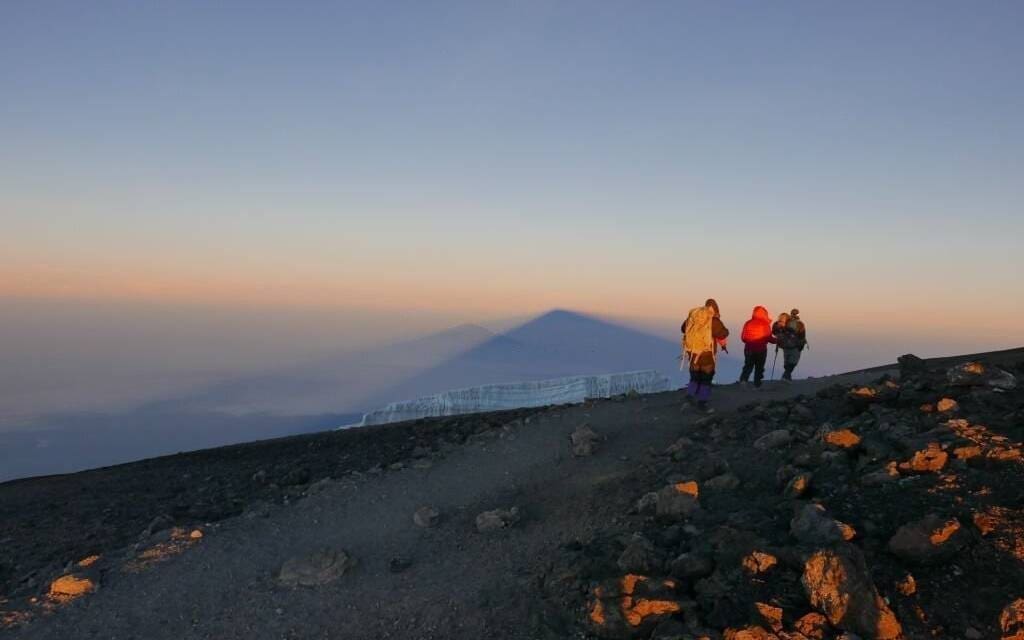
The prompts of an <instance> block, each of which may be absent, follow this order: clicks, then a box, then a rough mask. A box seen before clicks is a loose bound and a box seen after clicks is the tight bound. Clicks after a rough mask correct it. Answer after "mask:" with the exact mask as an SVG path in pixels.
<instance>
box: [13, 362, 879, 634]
mask: <svg viewBox="0 0 1024 640" xmlns="http://www.w3.org/2000/svg"><path fill="white" fill-rule="evenodd" d="M877 376H878V372H877V371H876V372H872V373H870V374H860V375H859V376H858V375H857V374H851V375H848V376H846V377H843V378H822V379H818V380H808V381H802V382H799V383H796V384H793V385H781V384H775V385H772V386H771V387H770V388H769V389H767V390H765V391H755V390H753V389H741V388H739V387H736V386H734V385H733V386H729V387H724V388H721V389H720V390H719V391H717V392H716V393H717V396H716V398H715V404H716V405H717V406H718V408H719V411H729V410H731V409H735V408H736V407H738V406H739V405H741V404H744V403H747V402H750V401H753V400H758V399H778V398H784V397H790V396H794V395H797V394H800V393H812V392H813V391H815V390H816V389H817V388H819V387H822V386H824V385H826V384H832V383H834V382H837V381H844V382H855V381H857V379H858V377H862V378H864V379H867V378H874V377H877ZM681 400H682V398H681V395H680V394H679V393H674V392H673V393H665V394H658V395H654V396H647V397H642V398H631V399H625V400H621V399H620V400H609V401H601V402H597V403H589V404H587V405H580V406H574V407H558V408H551V409H548V410H545V411H542V412H540V413H538V414H535V415H534V416H532V417H531V418H528V419H527V420H517V421H514V422H512V423H510V424H509V425H508V426H506V427H503V428H498V429H493V430H491V431H488V432H485V433H483V434H480V435H478V436H475V437H473V438H471V439H470V440H469V441H467V442H466V443H465V444H463V445H461V446H457V447H447V448H442V451H443V455H439V456H435V458H434V459H433V460H431V461H430V466H429V468H414V466H413V464H414V461H413V460H412V459H410V460H407V461H406V462H405V466H404V468H402V469H400V470H390V469H389V470H385V471H384V472H382V473H380V474H371V475H360V476H351V475H350V476H346V477H345V479H342V480H338V481H333V482H329V483H326V484H325V486H324V487H323V488H322V490H320V491H318V492H316V493H315V495H310V496H309V497H307V498H304V499H302V500H299V501H297V502H293V503H291V504H289V505H273V506H268V507H267V508H266V509H265V510H264V511H263V513H259V511H260V510H259V509H256V511H255V512H254V513H252V514H250V515H246V516H241V517H235V518H230V519H227V520H223V521H221V522H219V523H213V524H211V525H209V526H206V527H201V529H202V531H203V534H204V535H203V537H202V538H201V539H200V540H198V541H195V542H190V541H186V542H184V543H181V544H180V545H178V546H179V547H180V548H182V549H183V551H182V552H181V553H180V554H177V555H173V554H169V555H171V557H169V558H167V559H166V560H165V561H163V562H159V563H153V564H151V565H148V566H144V567H142V568H140V567H139V559H138V557H136V558H135V560H134V562H133V561H132V560H131V559H129V558H127V557H125V558H121V557H120V556H118V557H110V556H108V557H106V558H104V560H103V563H105V567H106V571H105V573H104V574H103V575H102V578H101V580H100V582H101V588H100V589H99V590H98V591H96V592H95V593H93V594H90V595H88V596H87V597H83V598H79V599H77V600H75V601H74V602H71V603H70V604H68V605H67V606H61V607H58V610H57V611H55V612H54V613H53V614H52V615H43V616H37V617H36V618H35V619H34V620H32V621H31V622H30V623H29V624H26V625H22V626H17V627H13V628H9V629H6V630H0V633H8V634H10V635H11V636H12V637H16V638H40V639H43V638H110V639H115V638H116V639H127V638H140V639H142V638H145V639H147V640H157V639H161V638H168V639H170V638H174V639H176V640H177V639H181V638H217V639H225V640H226V639H229V638H246V639H252V638H353V639H355V638H409V639H411V638H474V639H476V638H481V637H503V638H530V637H534V636H533V635H532V634H531V631H530V629H531V622H530V621H531V620H532V619H533V618H534V617H535V616H536V615H537V614H538V612H537V610H536V607H537V606H539V605H538V603H537V602H536V601H535V599H534V598H533V597H532V596H533V593H534V591H535V589H534V585H533V584H531V580H532V578H531V576H533V575H535V573H536V572H537V571H538V570H540V569H543V568H544V567H545V566H548V565H549V563H550V562H551V561H552V559H553V558H554V557H555V556H556V555H557V553H558V551H559V548H560V546H561V545H563V544H566V543H569V542H572V541H574V540H579V539H586V538H587V537H588V535H589V534H590V532H592V531H593V530H595V529H596V528H598V527H599V526H600V525H601V523H603V522H606V521H608V520H609V519H612V518H615V517H617V515H616V514H621V513H622V512H623V510H624V507H625V506H626V505H629V504H630V503H631V502H632V501H634V500H635V499H636V498H637V496H636V495H634V494H633V491H634V489H633V488H632V487H631V486H630V485H629V483H627V482H624V479H625V478H627V477H628V476H629V474H630V473H631V472H633V471H634V470H635V469H636V468H637V465H638V464H643V462H644V460H645V459H646V458H647V456H649V455H650V454H651V453H653V452H655V451H661V450H663V449H664V448H665V447H666V446H667V445H668V444H670V443H671V442H672V441H673V440H674V439H675V438H676V437H678V435H679V433H680V431H681V429H682V428H683V427H684V424H685V422H686V421H692V420H694V419H695V418H696V417H695V416H694V415H693V414H692V413H685V412H681V411H680V407H681ZM583 423H587V424H589V425H590V426H591V427H593V429H594V430H596V431H597V432H598V433H599V434H601V435H602V436H604V437H605V438H606V441H605V442H603V443H602V444H601V446H600V448H599V450H598V452H597V453H596V454H595V455H594V456H592V457H587V458H573V457H572V456H571V454H570V452H569V447H568V440H569V434H570V433H571V432H572V431H573V430H574V429H575V428H576V427H577V426H579V425H581V424H583ZM419 466H421V467H426V466H427V465H426V464H425V463H424V461H423V460H421V461H420V465H419ZM424 505H431V506H434V507H436V508H437V509H439V510H440V512H441V514H442V515H441V520H440V522H439V523H438V524H437V525H436V526H434V527H432V528H426V529H424V528H421V527H418V526H416V525H415V524H414V523H413V520H412V514H413V512H414V511H415V510H416V509H417V508H419V507H421V506H424ZM512 506H517V507H519V508H520V509H521V510H522V514H523V519H522V521H521V522H519V523H518V524H517V525H515V526H513V527H511V528H509V529H505V530H500V531H496V532H491V533H479V532H477V531H476V528H475V526H474V519H475V517H476V515H477V514H478V513H480V512H482V511H485V510H489V509H495V508H508V507H512ZM253 516H255V517H253ZM165 537H166V534H165ZM159 539H160V538H159V536H157V537H155V538H154V540H159ZM323 548H330V549H338V550H345V551H347V552H348V553H350V554H351V555H352V556H353V557H354V558H355V559H356V560H357V562H358V565H357V566H356V567H355V568H354V569H352V570H351V571H349V572H347V573H346V574H345V575H343V576H342V577H341V578H339V579H337V580H335V581H333V582H330V583H328V584H324V585H321V586H316V587H295V588H293V587H285V586H283V585H281V584H280V583H279V581H278V580H277V577H276V576H277V572H278V571H279V569H280V567H281V565H282V563H284V562H285V561H286V560H288V559H289V558H292V557H296V556H303V555H305V554H308V553H310V552H313V551H316V550H318V549H323ZM393 561H394V562H393ZM396 564H398V565H402V564H408V565H409V566H408V567H407V568H405V569H404V570H402V571H399V572H395V571H393V569H394V568H396V567H394V566H393V565H396Z"/></svg>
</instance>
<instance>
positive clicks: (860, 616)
mask: <svg viewBox="0 0 1024 640" xmlns="http://www.w3.org/2000/svg"><path fill="white" fill-rule="evenodd" d="M801 583H802V584H803V586H804V589H805V591H806V592H807V597H808V598H809V599H810V601H811V605H812V606H813V607H814V608H816V609H818V610H819V611H821V612H822V613H823V614H825V617H826V618H828V621H829V622H830V623H831V624H832V625H834V626H836V627H838V628H840V629H843V630H849V631H852V632H854V633H857V634H860V635H862V636H865V637H867V638H877V639H878V640H897V639H898V638H900V637H901V636H902V635H903V628H902V626H901V625H900V623H899V621H898V620H897V619H896V615H895V614H894V613H893V612H892V610H891V609H890V608H889V605H888V604H886V602H885V600H883V599H882V597H881V596H880V595H878V591H877V590H876V589H875V585H874V584H873V583H872V582H871V578H870V576H869V574H868V571H867V567H866V566H865V564H864V558H863V557H862V556H861V554H860V552H859V551H858V550H857V549H856V548H855V547H853V546H852V545H840V546H839V547H837V548H835V549H828V550H821V551H817V552H815V553H814V554H813V555H812V556H811V557H810V558H809V559H808V560H807V562H806V563H805V564H804V572H803V576H802V577H801Z"/></svg>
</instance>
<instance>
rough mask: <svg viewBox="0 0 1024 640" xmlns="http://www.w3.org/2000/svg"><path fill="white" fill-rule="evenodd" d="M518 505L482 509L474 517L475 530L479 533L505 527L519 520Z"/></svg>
mask: <svg viewBox="0 0 1024 640" xmlns="http://www.w3.org/2000/svg"><path fill="white" fill-rule="evenodd" d="M519 518H520V516H519V507H512V508H511V509H493V510H491V511H484V512H483V513H481V514H480V515H478V516H477V517H476V530H477V531H479V532H480V533H487V532H489V531H497V530H499V529H507V528H509V527H512V526H514V525H515V524H516V523H517V522H519Z"/></svg>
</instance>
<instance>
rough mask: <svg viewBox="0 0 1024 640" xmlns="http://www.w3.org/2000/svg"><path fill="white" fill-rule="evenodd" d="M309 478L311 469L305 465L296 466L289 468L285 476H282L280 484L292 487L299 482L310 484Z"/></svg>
mask: <svg viewBox="0 0 1024 640" xmlns="http://www.w3.org/2000/svg"><path fill="white" fill-rule="evenodd" d="M309 480H310V477H309V469H306V468H305V467H296V468H293V469H289V470H288V471H287V472H286V473H285V474H284V475H283V476H281V481H280V484H281V486H282V487H290V486H294V485H299V484H308V483H309Z"/></svg>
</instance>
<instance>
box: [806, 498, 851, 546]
mask: <svg viewBox="0 0 1024 640" xmlns="http://www.w3.org/2000/svg"><path fill="white" fill-rule="evenodd" d="M789 532H790V533H791V534H793V537H794V538H796V539H797V540H799V541H800V542H803V543H806V544H813V545H827V544H835V543H838V542H843V541H845V540H852V539H853V538H854V537H855V536H856V535H857V532H856V531H855V530H854V528H853V527H851V526H850V525H848V524H845V523H843V522H840V521H838V520H836V519H835V518H833V517H832V516H830V515H829V514H828V512H827V511H826V510H825V507H823V506H821V505H820V504H814V503H809V504H805V505H804V506H803V507H801V508H800V509H799V510H798V511H797V513H796V516H795V517H794V518H793V519H792V520H791V521H790V523H789Z"/></svg>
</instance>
